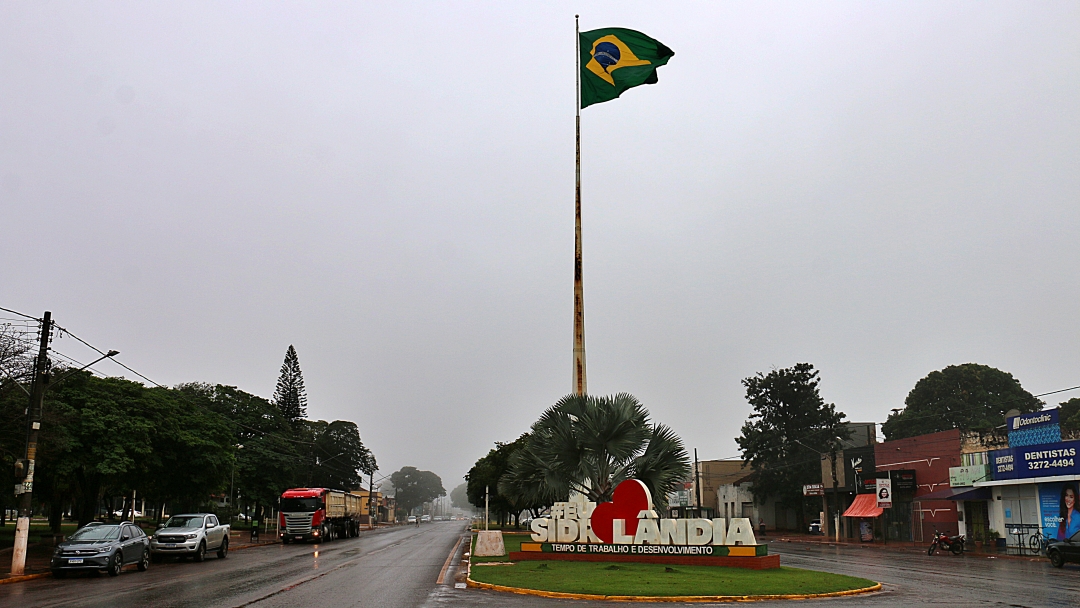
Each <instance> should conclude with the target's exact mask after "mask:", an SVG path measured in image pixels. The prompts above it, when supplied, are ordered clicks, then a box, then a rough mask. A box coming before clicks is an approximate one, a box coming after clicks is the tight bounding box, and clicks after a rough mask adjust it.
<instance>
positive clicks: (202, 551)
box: [194, 542, 206, 562]
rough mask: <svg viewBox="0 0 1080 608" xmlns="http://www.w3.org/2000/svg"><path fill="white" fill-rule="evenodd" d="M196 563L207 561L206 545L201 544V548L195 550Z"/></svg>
mask: <svg viewBox="0 0 1080 608" xmlns="http://www.w3.org/2000/svg"><path fill="white" fill-rule="evenodd" d="M194 557H195V561H197V562H201V561H203V560H204V559H206V543H205V542H203V543H199V548H198V549H195V555H194Z"/></svg>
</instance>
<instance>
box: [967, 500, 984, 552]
mask: <svg viewBox="0 0 1080 608" xmlns="http://www.w3.org/2000/svg"><path fill="white" fill-rule="evenodd" d="M964 521H966V522H967V531H968V537H969V538H970V539H971V540H974V541H981V542H986V540H987V539H988V538H989V536H990V514H989V510H988V509H987V506H986V501H985V500H965V501H964Z"/></svg>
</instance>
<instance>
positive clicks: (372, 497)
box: [368, 471, 375, 530]
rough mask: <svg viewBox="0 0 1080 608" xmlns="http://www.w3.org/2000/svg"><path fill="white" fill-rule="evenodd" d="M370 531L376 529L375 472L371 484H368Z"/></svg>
mask: <svg viewBox="0 0 1080 608" xmlns="http://www.w3.org/2000/svg"><path fill="white" fill-rule="evenodd" d="M368 529H369V530H374V529H375V471H372V472H371V483H370V484H368Z"/></svg>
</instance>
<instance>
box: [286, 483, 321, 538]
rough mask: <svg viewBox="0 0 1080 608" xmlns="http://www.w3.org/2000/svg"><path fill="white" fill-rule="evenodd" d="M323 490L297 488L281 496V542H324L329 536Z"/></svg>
mask: <svg viewBox="0 0 1080 608" xmlns="http://www.w3.org/2000/svg"><path fill="white" fill-rule="evenodd" d="M325 492H326V491H325V490H323V489H322V488H297V489H293V490H287V491H286V492H285V493H284V494H282V495H281V507H280V511H281V514H280V515H279V516H278V517H279V518H280V521H279V522H278V523H279V524H280V526H281V542H283V543H286V544H288V543H290V542H292V541H306V540H322V539H325V538H326V537H327V536H328V531H327V528H328V526H327V525H326V521H325V520H326V499H325Z"/></svg>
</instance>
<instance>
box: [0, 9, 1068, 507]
mask: <svg viewBox="0 0 1080 608" xmlns="http://www.w3.org/2000/svg"><path fill="white" fill-rule="evenodd" d="M575 13H581V15H582V21H581V26H582V29H583V30H588V29H594V28H600V27H613V26H617V27H628V28H633V29H638V30H641V31H643V32H645V33H646V34H648V35H650V36H653V37H655V38H657V39H659V40H661V41H662V42H664V43H665V44H666V45H668V46H670V47H671V48H672V49H673V50H674V51H675V56H674V57H673V58H672V60H671V61H670V62H669V64H668V65H667V66H666V67H663V68H661V69H660V83H659V84H658V85H655V86H649V87H640V88H637V89H633V90H631V91H628V92H627V93H626V94H625V95H624V96H623V97H622V98H621V99H618V100H615V101H612V102H609V103H604V104H600V105H596V106H592V107H589V108H587V109H586V110H584V111H583V113H582V114H583V117H582V123H583V135H582V137H583V152H582V155H583V162H582V166H583V181H584V203H583V207H584V211H583V215H584V256H585V267H584V268H585V319H586V322H585V327H586V348H587V353H588V381H589V388H590V390H591V392H593V393H599V394H605V393H613V392H618V391H628V392H631V393H633V394H635V395H636V396H638V397H639V398H640V399H641V400H642V401H643V402H644V403H645V404H646V406H647V407H648V408H649V409H650V410H651V412H652V414H653V416H654V418H655V419H657V420H659V421H662V422H665V423H667V424H669V425H670V426H672V427H673V428H674V429H675V430H676V432H678V433H680V434H681V435H682V437H683V438H684V440H685V441H686V444H687V446H688V447H689V448H694V447H697V448H698V449H699V453H700V455H701V457H702V458H717V457H728V456H734V455H736V454H737V448H736V445H735V442H734V439H733V438H734V437H735V436H736V435H737V434H738V433H739V428H740V426H741V425H742V423H743V421H744V420H745V419H746V416H747V414H748V413H749V407H748V405H747V404H746V402H745V399H744V393H743V389H742V386H741V385H740V382H739V381H740V379H742V378H744V377H746V376H749V375H751V374H753V373H755V372H758V371H768V370H769V369H770V368H772V367H774V366H776V367H786V366H789V365H792V364H794V363H796V362H800V361H807V362H810V363H813V364H814V365H815V366H817V367H818V368H819V369H820V371H821V378H822V381H821V389H822V394H823V396H824V397H825V398H826V399H827V400H828V401H831V402H834V403H836V405H837V407H838V408H839V409H840V410H841V411H843V412H845V413H847V415H848V417H849V418H851V419H856V420H869V421H879V422H880V421H882V420H884V419H885V417H886V415H887V414H888V411H889V409H890V408H894V407H900V406H902V404H903V401H904V398H905V396H906V395H907V392H908V391H909V390H910V389H911V387H912V386H913V385H914V384H915V382H916V381H918V380H919V379H920V378H922V377H923V376H925V375H926V374H927V373H928V372H930V371H932V370H935V369H940V368H942V367H944V366H946V365H950V364H958V363H965V362H978V363H983V364H987V365H992V366H995V367H999V368H1001V369H1004V370H1006V371H1009V372H1011V373H1013V374H1014V375H1015V376H1016V377H1017V378H1018V379H1019V380H1020V381H1021V382H1022V383H1023V385H1024V387H1025V388H1027V389H1028V390H1030V391H1032V392H1034V393H1039V392H1044V391H1050V390H1055V389H1060V388H1065V387H1070V386H1076V385H1080V339H1078V338H1080V325H1078V319H1077V306H1078V302H1080V285H1078V281H1077V267H1078V263H1080V242H1078V240H1077V234H1078V230H1077V229H1078V228H1080V204H1078V200H1077V194H1078V192H1080V110H1078V108H1080V35H1077V32H1078V31H1080V4H1077V3H1076V2H874V3H868V2H854V3H826V2H802V3H785V2H780V3H777V2H753V3H750V2H747V3H730V2H728V3H718V2H703V3H696V4H695V3H672V2H655V1H653V2H616V3H613V2H604V3H599V2H597V3H592V2H572V3H567V2H542V3H541V2H534V3H525V2H502V3H481V2H457V3H447V2H413V3H410V2H382V3H375V2H366V3H356V2H342V3H336V4H333V3H280V4H271V3H265V2H251V3H198V2H191V1H185V2H174V3H166V2H154V3H148V2H130V3H122V2H91V3H88V2H78V3H74V2H71V3H67V2H12V1H5V2H2V3H0V220H2V222H3V227H4V229H3V238H2V239H0V256H2V259H3V269H4V270H3V277H4V280H3V282H2V286H0V306H5V307H8V308H14V309H18V310H22V311H25V312H30V313H32V314H40V313H41V311H43V310H46V309H48V310H52V311H53V313H54V316H55V318H56V319H57V322H58V323H59V324H60V325H62V326H65V327H67V328H69V329H71V330H72V331H73V332H75V333H77V334H78V335H80V336H81V337H83V338H85V339H87V340H89V341H91V342H92V343H94V344H96V345H98V346H100V347H102V348H115V349H118V350H120V351H121V352H122V355H121V357H120V359H121V360H122V361H124V362H125V363H127V364H128V365H130V366H132V367H133V368H135V369H137V370H139V371H140V372H142V373H144V374H146V375H147V376H149V377H150V378H153V379H154V380H156V381H158V382H161V383H164V384H170V385H171V384H176V383H180V382H185V381H206V382H214V383H224V384H233V385H237V386H239V387H240V388H242V389H244V390H247V391H251V392H253V393H256V394H260V395H263V396H266V397H269V396H271V395H272V393H273V389H274V383H275V381H276V379H277V375H278V369H279V367H280V365H281V361H282V358H283V357H284V354H285V350H286V348H287V347H288V346H289V344H294V345H295V346H296V349H297V352H298V353H299V356H300V363H301V367H302V368H303V371H304V376H305V379H306V381H307V388H308V393H309V397H310V405H309V410H308V411H309V415H310V416H311V417H314V418H321V419H327V420H330V419H335V418H344V419H350V420H354V421H356V422H357V423H358V424H359V425H360V430H361V435H362V437H363V439H364V441H365V442H366V443H367V444H368V445H369V446H370V447H371V448H372V449H373V450H374V451H375V453H376V456H377V458H378V460H379V463H380V465H381V468H382V469H383V472H384V473H389V472H391V471H393V470H396V469H398V468H400V467H401V466H403V465H415V466H418V467H420V468H424V469H430V470H434V471H435V472H437V473H438V474H439V475H441V476H442V478H443V482H444V485H445V486H446V488H447V490H448V491H449V490H450V489H451V488H453V486H455V485H456V484H457V483H459V482H460V479H461V476H462V475H463V474H464V473H465V472H466V471H467V470H468V468H469V467H470V466H471V464H472V463H473V462H474V461H475V460H476V459H477V458H478V457H480V456H482V455H483V454H484V453H486V451H487V450H488V449H489V448H490V447H491V446H492V443H493V442H494V441H508V440H512V439H514V438H516V437H517V436H518V435H519V434H520V433H522V432H523V431H525V430H527V428H528V426H529V425H530V423H531V422H532V421H533V420H535V419H536V417H537V416H538V415H539V413H540V412H541V411H542V410H543V409H544V408H545V407H547V406H549V405H551V404H552V403H553V402H554V401H555V400H556V399H558V398H559V397H560V396H562V395H563V394H565V393H567V392H569V391H570V382H571V360H572V352H571V348H572V326H571V321H572V318H571V315H572V305H573V302H572V280H573V276H572V268H573V245H574V240H573V239H574V235H573V227H574V224H573V219H574V216H573V195H574V190H573V188H574V164H573V163H574V147H573V146H574V101H573V100H574V36H573V27H574V21H573V17H574V14H575ZM55 346H56V348H57V349H58V350H59V351H60V352H63V353H65V354H69V355H71V356H75V357H76V358H80V357H81V358H82V360H89V358H90V356H89V354H88V353H86V351H85V350H80V349H79V347H78V345H77V344H76V343H75V342H73V341H72V340H70V339H62V340H59V341H57V342H56V344H55ZM98 369H100V370H101V371H102V372H104V373H110V374H121V373H124V372H123V370H121V369H119V368H118V367H116V366H114V365H108V364H102V365H100V366H99V367H98ZM128 376H129V377H130V374H128ZM1078 394H1080V391H1077V392H1074V393H1065V394H1063V395H1060V396H1054V398H1052V399H1050V402H1051V403H1056V402H1057V401H1060V400H1063V399H1065V398H1068V397H1070V396H1077V395H1078ZM1058 397H1060V399H1058Z"/></svg>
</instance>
